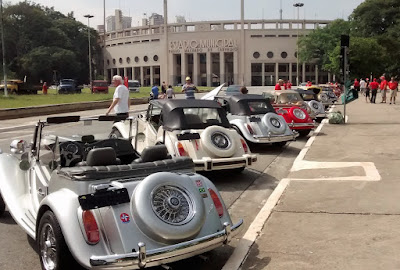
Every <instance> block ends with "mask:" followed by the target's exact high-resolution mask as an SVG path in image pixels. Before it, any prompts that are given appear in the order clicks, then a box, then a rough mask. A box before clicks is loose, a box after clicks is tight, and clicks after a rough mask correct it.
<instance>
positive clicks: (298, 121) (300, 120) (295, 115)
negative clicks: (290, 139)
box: [272, 104, 318, 136]
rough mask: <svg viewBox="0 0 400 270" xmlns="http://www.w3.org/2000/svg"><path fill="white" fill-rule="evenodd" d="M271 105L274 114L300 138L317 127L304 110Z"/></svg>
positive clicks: (282, 105)
mask: <svg viewBox="0 0 400 270" xmlns="http://www.w3.org/2000/svg"><path fill="white" fill-rule="evenodd" d="M272 105H273V107H274V108H275V111H276V113H277V114H279V115H282V116H283V118H285V121H286V123H288V125H289V127H290V128H291V129H292V130H296V131H297V132H299V134H300V136H307V135H308V134H309V133H310V131H311V130H313V129H314V128H315V127H316V126H317V125H318V124H316V123H315V121H314V120H312V119H311V117H310V115H309V114H308V113H307V110H306V109H303V108H300V107H297V106H291V105H285V104H272Z"/></svg>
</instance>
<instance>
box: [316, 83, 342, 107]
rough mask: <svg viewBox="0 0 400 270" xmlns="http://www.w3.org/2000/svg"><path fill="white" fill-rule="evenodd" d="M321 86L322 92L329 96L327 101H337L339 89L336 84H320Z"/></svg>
mask: <svg viewBox="0 0 400 270" xmlns="http://www.w3.org/2000/svg"><path fill="white" fill-rule="evenodd" d="M319 86H320V87H322V93H324V94H326V95H327V96H328V102H327V103H331V104H333V103H335V102H337V100H338V97H337V96H336V93H337V89H336V86H334V85H329V84H320V85H319Z"/></svg>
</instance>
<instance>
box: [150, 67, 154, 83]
mask: <svg viewBox="0 0 400 270" xmlns="http://www.w3.org/2000/svg"><path fill="white" fill-rule="evenodd" d="M153 69H154V67H153V66H150V86H153V85H154V78H153Z"/></svg>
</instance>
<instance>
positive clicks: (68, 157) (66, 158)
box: [60, 141, 83, 167]
mask: <svg viewBox="0 0 400 270" xmlns="http://www.w3.org/2000/svg"><path fill="white" fill-rule="evenodd" d="M60 154H61V166H62V167H72V166H74V165H75V164H77V163H78V162H80V161H82V159H83V149H82V146H81V145H80V144H79V143H77V142H74V141H69V142H63V143H61V144H60Z"/></svg>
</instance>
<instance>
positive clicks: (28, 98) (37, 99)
mask: <svg viewBox="0 0 400 270" xmlns="http://www.w3.org/2000/svg"><path fill="white" fill-rule="evenodd" d="M198 88H199V90H200V91H208V90H211V89H212V88H210V87H198ZM181 89H182V88H181V87H175V88H174V91H175V93H180V92H181ZM114 90H115V88H113V87H110V90H109V93H108V94H91V93H90V89H89V88H84V89H82V94H71V95H59V94H57V92H56V90H55V89H49V90H48V92H47V93H48V94H47V95H43V94H42V91H39V92H38V94H37V95H17V96H15V95H9V96H8V97H5V96H4V95H3V94H2V95H1V96H0V109H7V108H21V107H30V106H40V105H51V104H63V103H75V102H88V101H103V100H112V97H113V94H114ZM150 90H151V87H141V88H140V92H138V93H131V94H130V97H131V98H142V97H149V93H150Z"/></svg>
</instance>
